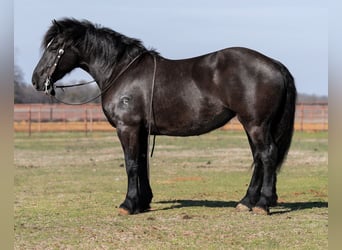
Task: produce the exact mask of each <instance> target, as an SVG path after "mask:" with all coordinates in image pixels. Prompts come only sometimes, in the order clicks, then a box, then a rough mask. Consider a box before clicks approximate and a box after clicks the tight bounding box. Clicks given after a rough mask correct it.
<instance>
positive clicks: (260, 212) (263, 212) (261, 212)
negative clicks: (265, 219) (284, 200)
mask: <svg viewBox="0 0 342 250" xmlns="http://www.w3.org/2000/svg"><path fill="white" fill-rule="evenodd" d="M252 211H253V214H258V215H269V214H270V211H269V210H268V209H264V208H262V207H253V209H252Z"/></svg>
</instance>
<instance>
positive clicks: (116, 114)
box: [103, 94, 144, 127]
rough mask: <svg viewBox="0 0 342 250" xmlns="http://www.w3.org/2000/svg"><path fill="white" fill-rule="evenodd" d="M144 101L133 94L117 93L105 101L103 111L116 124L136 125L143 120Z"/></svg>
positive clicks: (115, 125)
mask: <svg viewBox="0 0 342 250" xmlns="http://www.w3.org/2000/svg"><path fill="white" fill-rule="evenodd" d="M143 106H144V105H143V103H142V102H141V100H140V98H138V97H136V96H134V95H132V94H119V95H115V96H114V97H113V98H111V100H106V99H105V100H104V101H103V111H104V114H105V115H106V117H107V119H108V121H109V122H110V123H111V124H112V125H113V126H114V127H117V126H120V125H127V126H130V125H136V124H139V123H140V122H141V120H142V111H143Z"/></svg>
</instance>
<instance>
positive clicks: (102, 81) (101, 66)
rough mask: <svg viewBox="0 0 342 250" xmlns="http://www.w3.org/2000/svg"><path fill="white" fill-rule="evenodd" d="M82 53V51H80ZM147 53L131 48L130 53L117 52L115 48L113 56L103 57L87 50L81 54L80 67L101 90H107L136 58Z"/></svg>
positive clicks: (141, 49) (138, 48) (142, 49)
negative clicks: (111, 82) (110, 83)
mask: <svg viewBox="0 0 342 250" xmlns="http://www.w3.org/2000/svg"><path fill="white" fill-rule="evenodd" d="M80 51H82V50H80ZM145 51H146V49H144V48H140V47H137V46H136V48H130V50H129V51H128V50H127V49H125V50H121V51H120V50H117V49H116V48H113V54H112V55H111V56H110V55H107V56H101V55H102V53H98V51H96V50H93V51H87V50H86V49H85V50H83V51H82V52H81V53H80V55H81V56H80V57H81V60H80V61H81V62H80V67H81V68H82V69H84V70H85V71H87V72H88V73H89V74H90V75H91V76H92V77H93V78H94V80H95V81H96V82H97V84H98V85H99V88H100V89H103V88H105V87H106V86H107V85H108V84H109V82H110V81H111V80H113V79H115V77H116V76H117V75H118V74H120V72H121V71H122V70H123V69H124V68H125V67H127V65H128V64H129V63H130V62H131V61H132V60H134V58H135V57H136V56H138V55H139V54H142V53H144V52H145Z"/></svg>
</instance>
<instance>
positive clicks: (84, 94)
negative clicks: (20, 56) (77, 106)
mask: <svg viewBox="0 0 342 250" xmlns="http://www.w3.org/2000/svg"><path fill="white" fill-rule="evenodd" d="M77 83H82V81H80V82H73V83H71V84H77ZM58 84H59V85H63V82H59V83H58ZM99 93H100V92H99V89H98V87H97V85H96V84H95V83H93V84H90V85H85V86H79V87H74V88H68V89H65V90H64V89H56V97H57V98H58V99H59V100H62V101H63V102H67V103H80V102H85V101H88V100H91V99H92V98H94V97H96V96H98V95H99ZM99 99H100V98H97V99H96V100H94V101H92V102H93V103H98V102H100V100H99ZM58 102H59V101H58V100H56V99H55V98H53V97H51V96H48V95H45V94H44V93H43V92H41V91H36V89H35V88H34V87H33V86H32V85H31V84H28V83H25V82H24V80H23V74H22V71H21V69H20V68H19V67H18V66H16V65H15V66H14V103H58Z"/></svg>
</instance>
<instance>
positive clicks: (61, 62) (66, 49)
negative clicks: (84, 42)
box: [32, 21, 80, 95]
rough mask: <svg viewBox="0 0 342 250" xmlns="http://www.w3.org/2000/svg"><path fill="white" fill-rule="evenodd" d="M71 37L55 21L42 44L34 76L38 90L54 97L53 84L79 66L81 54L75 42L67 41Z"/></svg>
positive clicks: (61, 25)
mask: <svg viewBox="0 0 342 250" xmlns="http://www.w3.org/2000/svg"><path fill="white" fill-rule="evenodd" d="M74 35H75V34H74ZM70 37H71V36H70V34H68V29H65V28H64V26H63V24H60V23H59V22H57V21H53V23H52V26H51V27H50V29H49V30H48V32H47V33H46V35H45V38H44V40H43V43H42V47H43V50H44V51H43V54H42V57H41V58H40V60H39V62H38V64H37V66H36V67H35V69H34V71H33V74H32V84H33V86H34V87H35V88H36V89H37V90H39V91H45V93H46V94H51V95H54V94H55V91H54V88H53V84H54V83H55V82H56V81H58V80H59V79H61V78H63V77H64V76H65V75H66V74H67V73H69V72H70V71H72V70H73V69H74V68H76V67H78V66H79V62H80V57H79V55H80V53H79V50H78V48H77V47H76V46H75V42H71V41H70V39H66V38H70Z"/></svg>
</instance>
